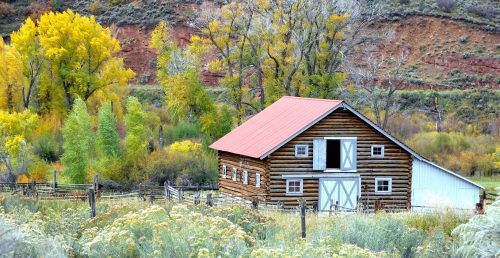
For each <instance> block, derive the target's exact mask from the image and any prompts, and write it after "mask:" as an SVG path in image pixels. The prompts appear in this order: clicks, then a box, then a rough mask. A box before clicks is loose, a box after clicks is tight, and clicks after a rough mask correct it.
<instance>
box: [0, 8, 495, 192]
mask: <svg viewBox="0 0 500 258" xmlns="http://www.w3.org/2000/svg"><path fill="white" fill-rule="evenodd" d="M72 3H73V2H65V3H61V2H57V1H53V2H35V4H30V7H29V8H34V7H37V8H38V7H40V6H42V7H44V8H45V9H43V8H42V9H40V10H39V12H33V13H29V14H27V15H28V16H30V17H28V18H27V19H26V20H25V22H24V23H23V26H22V27H21V28H20V29H19V30H18V31H15V32H13V33H11V34H10V37H8V39H9V41H5V42H4V41H0V60H1V61H2V64H3V65H1V66H0V99H1V100H2V101H1V102H0V109H1V111H0V120H1V121H2V123H3V124H8V125H9V126H8V127H0V134H1V135H2V141H0V161H1V166H0V172H1V175H2V176H1V178H0V179H1V180H2V181H7V182H13V181H18V182H26V181H32V180H35V181H38V182H40V181H47V180H50V177H51V173H50V171H51V170H53V169H55V170H57V172H58V174H59V177H58V178H59V180H60V181H61V182H62V183H65V182H68V183H69V182H71V183H85V182H91V181H92V180H93V177H94V176H95V175H100V176H101V177H102V178H103V181H104V182H106V184H108V185H119V186H122V187H134V186H136V185H138V184H141V183H149V184H151V183H152V184H163V182H165V181H171V182H175V183H176V184H181V185H190V184H211V183H214V182H216V181H217V159H216V153H215V152H214V151H212V150H210V149H209V148H208V145H209V144H210V143H212V142H213V141H215V140H216V139H218V138H220V137H222V136H223V135H224V134H226V133H227V132H229V131H230V130H231V129H233V128H234V127H235V126H236V125H239V124H241V123H242V122H244V121H245V120H246V119H248V117H251V116H252V115H253V114H255V113H256V112H259V111H261V110H262V109H264V108H265V107H266V106H268V105H270V104H272V103H273V102H274V101H276V100H277V99H279V98H280V97H282V96H284V95H295V96H303V97H319V98H339V99H344V100H346V101H347V102H348V103H350V104H352V105H353V106H355V107H356V108H357V109H358V110H360V111H362V112H363V113H364V114H365V115H366V116H367V117H369V118H370V119H372V120H373V121H374V122H375V123H376V124H378V125H379V126H380V127H382V128H384V129H386V130H388V131H389V132H391V133H392V134H394V135H395V136H397V137H398V138H400V139H401V140H403V141H404V142H405V143H407V144H408V145H409V146H410V147H412V148H414V149H415V150H416V151H417V152H419V153H421V154H422V155H424V156H425V157H427V158H429V159H431V160H433V161H435V162H437V163H438V164H441V165H443V166H445V167H448V168H450V169H452V170H454V171H457V172H459V173H461V174H463V175H466V176H490V175H492V176H495V175H497V174H498V173H499V170H500V165H499V164H500V163H499V160H500V155H499V153H500V141H499V127H500V122H499V119H498V114H499V112H500V110H499V106H498V105H497V103H498V102H499V101H500V96H499V91H498V90H497V89H495V87H494V86H493V87H491V88H489V87H486V86H485V87H483V88H482V89H471V90H458V89H457V90H450V91H428V90H412V87H411V85H408V84H407V82H408V81H409V79H408V78H414V77H415V76H423V77H426V78H428V81H431V80H434V79H439V78H437V77H436V78H432V77H430V76H429V74H427V73H425V72H424V73H419V72H420V71H421V70H420V67H421V66H418V65H417V66H415V67H414V66H413V65H411V62H413V61H416V60H419V59H418V58H415V55H414V52H412V51H408V50H405V51H403V52H398V50H400V49H397V48H394V49H392V50H391V51H386V52H385V53H382V54H374V53H370V51H371V49H373V48H374V47H375V48H377V47H378V48H382V46H384V44H385V43H383V42H386V41H387V40H389V41H390V40H393V39H391V38H386V37H385V32H386V30H385V29H380V30H378V29H376V28H377V27H376V26H377V25H376V24H377V23H378V22H380V13H378V12H377V13H376V15H375V14H372V15H369V14H366V13H365V11H366V10H368V7H370V6H371V7H373V8H375V7H377V8H381V6H374V5H373V3H371V2H365V1H359V2H357V1H352V2H349V5H347V6H343V5H338V6H335V8H333V9H331V10H328V12H323V11H322V10H323V9H321V6H322V2H321V1H311V2H307V1H297V2H294V9H293V10H294V12H293V13H292V12H290V9H289V8H288V7H287V6H286V5H281V4H279V3H277V2H273V1H264V2H262V3H261V4H260V5H256V4H255V3H254V2H253V1H247V2H245V1H244V2H240V3H231V4H227V5H222V4H221V3H210V4H207V3H205V2H204V3H174V2H168V3H165V2H162V1H154V2H151V3H149V2H144V1H134V2H120V1H117V2H114V1H113V2H102V3H101V2H99V3H101V4H102V5H103V6H104V9H103V10H101V12H102V14H103V16H99V15H98V16H96V17H97V18H96V19H94V18H93V17H94V16H91V17H87V16H85V15H82V14H80V13H78V12H74V11H71V10H68V11H64V12H48V13H44V12H45V11H48V10H51V9H52V10H57V9H58V8H65V7H66V6H65V5H71V4H72ZM89 3H90V2H89ZM89 3H83V2H79V3H78V5H76V4H75V5H74V6H72V7H74V8H76V9H77V10H83V9H81V8H83V7H82V6H83V5H84V4H85V8H91V7H92V6H91V5H88V4H89ZM10 4H11V5H12V6H14V7H15V6H17V7H18V8H20V7H21V6H22V5H23V4H26V2H22V1H16V2H12V3H10ZM57 4H61V5H57ZM147 4H153V5H154V4H163V5H162V6H164V7H162V8H163V9H162V8H158V9H154V10H152V11H151V12H163V13H158V14H153V13H150V14H149V16H150V17H158V19H160V20H162V19H165V21H163V20H162V21H160V22H159V23H158V24H150V25H147V26H146V25H144V24H142V25H138V24H135V25H131V24H132V23H130V24H125V23H124V24H116V25H113V26H111V27H109V28H107V27H105V26H102V25H101V24H100V23H99V22H98V21H102V22H103V23H105V24H106V22H105V20H103V17H106V16H105V15H104V14H106V13H108V12H116V13H117V16H116V17H121V16H120V15H121V14H123V13H127V12H129V13H130V19H131V20H133V19H135V18H134V17H135V16H134V15H138V16H137V17H138V18H137V19H138V20H137V21H139V20H141V21H142V20H143V19H142V18H141V17H143V16H142V15H144V13H140V10H142V9H141V8H144V7H145V6H146V5H147ZM200 4H201V7H200ZM219 5H222V7H219ZM401 5H405V4H404V3H402V4H401ZM187 6H189V8H187ZM398 6H399V5H398ZM412 6H413V5H411V4H410V5H408V8H410V7H412ZM94 7H95V6H94ZM171 7H175V8H176V10H177V11H179V12H181V11H182V13H183V14H184V16H182V18H180V17H181V16H178V15H174V16H175V17H177V18H179V19H178V20H176V22H173V20H172V19H171V18H169V16H166V14H167V13H170V11H169V10H171V9H169V8H171ZM382 7H384V5H382ZM127 8H132V9H130V10H129V11H125V10H128V9H127ZM183 8H184V9H183ZM196 8H198V9H196ZM384 8H385V9H384ZM384 8H382V10H385V11H387V8H388V7H387V6H385V7H384ZM412 8H413V7H412ZM457 8H458V7H457ZM201 9H203V10H201ZM438 9H439V8H438ZM37 10H38V9H37ZM189 10H191V11H192V10H198V11H199V15H198V16H199V17H197V19H194V18H195V17H194V16H195V15H194V13H191V14H190V15H186V14H189V13H190V11H189ZM454 10H455V9H454ZM94 11H95V10H94ZM87 12H88V10H87V11H82V13H83V14H87ZM138 12H139V13H140V14H136V13H138ZM252 12H254V13H255V14H254V15H250V14H252ZM311 12H314V13H316V14H317V15H310V13H311ZM118 13H120V15H118ZM382 13H383V12H382ZM15 14H16V12H14V13H9V15H14V16H6V17H7V18H5V19H4V20H9V19H16V18H15V17H17V16H15ZM17 15H20V17H23V15H24V14H22V15H21V14H19V12H17ZM96 15H97V14H96ZM274 17H282V19H302V21H303V23H301V26H299V27H297V26H291V25H290V24H289V23H281V22H280V20H279V19H274ZM117 19H118V18H117ZM155 19H156V18H155ZM4 20H2V21H4ZM188 21H189V22H194V23H196V24H197V25H199V26H200V28H199V30H198V31H199V32H200V33H201V34H186V35H185V36H186V37H188V40H187V41H183V42H180V41H178V38H176V36H175V35H177V34H178V32H179V31H178V30H177V29H178V24H179V23H184V22H188ZM114 22H115V21H113V23H114ZM392 22H394V21H392ZM116 23H118V22H116ZM171 23H174V24H171ZM431 23H436V21H431ZM129 25H130V26H146V27H148V26H154V30H152V31H151V33H147V34H144V35H143V36H147V38H146V39H142V41H140V42H147V44H148V46H149V47H150V48H151V49H150V50H151V51H153V52H154V53H155V55H154V56H153V57H154V60H153V61H154V62H153V63H152V65H151V66H148V67H150V68H153V69H154V70H155V73H156V75H157V81H158V85H149V86H144V85H133V86H131V85H130V83H131V82H132V81H134V79H137V78H142V77H143V74H137V73H134V72H133V71H131V69H129V68H128V67H127V60H126V58H123V57H122V55H123V53H124V52H127V51H129V50H130V49H135V48H134V47H131V45H130V44H129V43H128V42H127V41H125V40H123V38H121V39H118V38H117V35H121V36H124V35H125V36H126V33H124V31H126V30H125V28H123V30H122V31H121V32H120V33H118V32H117V31H120V30H121V28H122V26H129ZM264 25H265V26H264ZM176 26H177V27H176ZM266 26H267V27H266ZM398 26H399V25H398ZM401 26H407V25H401ZM146 27H145V28H146ZM262 28H266V29H262ZM129 29H130V27H129ZM421 30H422V31H425V30H424V29H421ZM310 31H312V32H314V33H309V32H310ZM406 33H407V32H406ZM291 35H293V36H291ZM311 35H314V37H313V36H311ZM401 35H402V34H401ZM381 38H382V39H381ZM485 41H488V40H486V39H485ZM488 42H489V41H488ZM134 44H136V43H134ZM140 44H142V43H140ZM460 44H462V43H460ZM478 44H479V43H478ZM490 44H491V42H490ZM312 46H314V47H312ZM490 47H491V46H490ZM404 49H405V47H403V50H404ZM490 50H491V49H490ZM490 50H489V51H490ZM130 51H131V50H130ZM447 51H451V49H447ZM147 53H150V52H147ZM306 53H307V54H306ZM359 54H365V56H366V58H363V59H359V58H356V57H357V56H358V55H359ZM483 54H484V56H490V55H491V52H484V53H483ZM478 58H479V57H478ZM488 58H489V57H488ZM7 64H8V65H7ZM465 67H468V66H465ZM412 69H413V70H412ZM206 72H209V73H212V74H218V75H219V77H217V80H216V82H215V83H216V86H212V87H207V85H206V83H205V81H204V78H205V76H204V74H206ZM486 73H488V72H486ZM440 74H443V73H440ZM453 74H455V75H456V74H457V73H456V72H453ZM488 78H489V77H488ZM445 80H447V79H446V78H442V80H441V81H445ZM483 81H484V82H485V83H491V80H490V79H485V80H483ZM412 83H414V84H417V83H416V82H412ZM435 83H438V82H437V81H436V80H434V82H433V84H435ZM452 84H453V83H452V82H449V84H448V85H452ZM492 178H495V177H492Z"/></svg>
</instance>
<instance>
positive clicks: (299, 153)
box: [295, 144, 309, 158]
mask: <svg viewBox="0 0 500 258" xmlns="http://www.w3.org/2000/svg"><path fill="white" fill-rule="evenodd" d="M307 156H309V145H307V144H297V145H295V157H299V158H300V157H307Z"/></svg>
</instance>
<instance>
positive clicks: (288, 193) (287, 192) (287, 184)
mask: <svg viewBox="0 0 500 258" xmlns="http://www.w3.org/2000/svg"><path fill="white" fill-rule="evenodd" d="M291 182H299V183H300V191H299V192H290V189H289V183H291ZM303 194H304V179H302V178H300V179H287V180H286V195H303Z"/></svg>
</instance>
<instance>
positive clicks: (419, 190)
mask: <svg viewBox="0 0 500 258" xmlns="http://www.w3.org/2000/svg"><path fill="white" fill-rule="evenodd" d="M411 185H412V187H411V188H412V193H411V205H412V209H413V210H415V211H419V210H427V209H434V208H454V209H466V210H472V209H475V208H476V204H477V203H479V195H480V191H481V189H484V188H483V187H482V186H481V185H479V184H477V183H474V182H472V181H470V180H468V179H467V178H464V177H462V176H460V175H458V174H456V173H453V172H452V171H449V170H447V169H445V168H443V167H440V166H438V165H436V164H434V163H432V162H430V161H427V160H424V159H421V158H415V159H414V160H413V171H412V180H411Z"/></svg>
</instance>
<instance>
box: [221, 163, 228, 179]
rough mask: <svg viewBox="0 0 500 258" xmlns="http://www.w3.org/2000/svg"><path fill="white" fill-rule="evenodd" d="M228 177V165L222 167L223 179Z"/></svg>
mask: <svg viewBox="0 0 500 258" xmlns="http://www.w3.org/2000/svg"><path fill="white" fill-rule="evenodd" d="M226 177H227V167H226V165H222V178H226Z"/></svg>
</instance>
